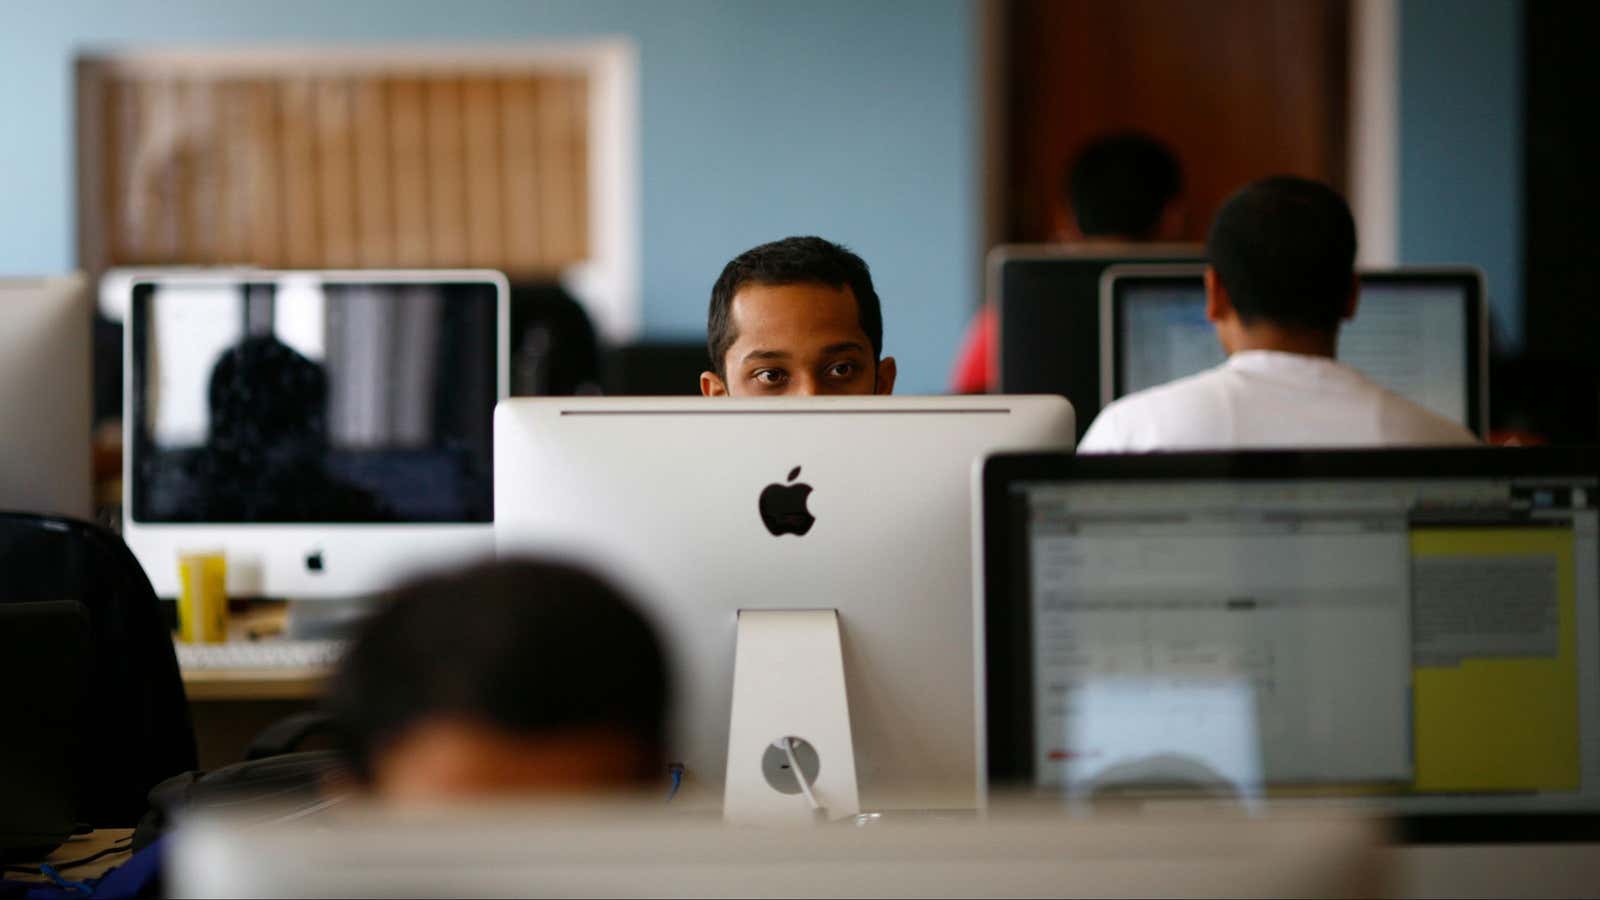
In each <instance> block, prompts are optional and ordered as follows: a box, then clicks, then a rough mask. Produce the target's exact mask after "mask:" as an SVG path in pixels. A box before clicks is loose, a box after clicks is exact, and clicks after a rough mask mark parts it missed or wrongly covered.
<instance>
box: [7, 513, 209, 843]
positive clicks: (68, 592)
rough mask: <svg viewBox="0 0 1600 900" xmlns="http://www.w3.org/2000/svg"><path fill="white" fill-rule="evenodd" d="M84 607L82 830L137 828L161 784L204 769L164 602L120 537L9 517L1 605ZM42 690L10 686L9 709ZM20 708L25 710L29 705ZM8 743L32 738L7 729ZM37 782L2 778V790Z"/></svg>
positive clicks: (74, 755)
mask: <svg viewBox="0 0 1600 900" xmlns="http://www.w3.org/2000/svg"><path fill="white" fill-rule="evenodd" d="M45 602H49V603H57V604H59V603H62V602H71V603H75V604H77V605H78V606H80V607H81V608H82V610H83V611H84V612H85V613H87V621H88V652H87V653H86V654H84V659H85V660H86V662H85V665H86V666H87V669H88V671H86V672H84V673H81V674H82V675H83V676H84V677H83V683H84V685H85V686H86V689H85V690H83V691H82V692H81V700H80V702H79V703H78V708H77V714H76V717H75V721H76V723H77V734H76V736H75V737H76V744H77V746H76V747H75V748H71V749H69V750H65V751H64V752H68V753H70V754H71V757H70V758H71V760H72V771H74V772H75V773H76V774H77V779H76V782H77V784H76V787H77V790H78V795H79V797H81V803H80V804H79V806H78V821H80V822H82V823H85V824H88V825H90V826H93V827H97V828H100V827H106V828H114V827H132V826H133V825H135V824H136V823H137V822H138V821H139V817H140V816H141V815H143V814H144V812H145V809H146V807H147V805H148V801H147V795H148V793H149V791H150V789H151V788H152V787H153V786H155V785H156V784H157V783H158V782H160V781H162V780H164V779H166V778H168V777H170V776H172V775H175V774H178V773H180V772H185V771H188V770H192V769H194V768H196V767H197V766H198V765H199V762H198V759H197V756H196V752H195V739H194V727H193V725H192V723H191V722H190V719H189V707H188V703H187V700H186V699H185V696H184V690H183V681H182V679H181V677H180V676H179V674H178V660H177V657H176V655H175V654H174V653H173V650H172V639H171V636H170V634H169V632H168V630H167V626H166V622H165V620H164V618H163V616H162V612H161V607H160V601H159V600H157V598H156V594H155V591H154V590H153V589H152V588H151V587H150V581H149V579H148V578H146V577H145V573H144V570H143V569H142V568H140V566H139V562H138V560H136V559H135V558H134V556H133V554H132V553H131V552H130V551H129V550H128V547H127V545H126V544H124V543H123V542H122V539H121V538H119V537H117V536H116V535H115V534H113V533H111V532H110V531H107V530H106V529H104V528H101V527H100V526H98V525H92V524H89V523H87V522H80V521H77V520H74V519H66V518H59V517H55V516H44V515H36V514H32V513H7V512H0V604H13V603H33V604H39V603H45ZM39 689H40V686H39V685H36V684H29V683H6V684H0V708H10V707H11V706H12V705H13V704H12V703H11V702H10V701H11V700H15V699H20V698H24V697H26V696H29V694H28V692H30V691H35V690H39ZM19 705H20V704H19ZM6 731H7V738H6V740H8V741H9V740H21V739H25V738H26V736H27V734H28V731H27V730H26V728H25V726H23V725H22V724H21V723H17V722H14V721H13V722H7V723H6ZM18 777H24V778H25V777H27V773H13V772H0V781H4V780H8V779H15V778H18Z"/></svg>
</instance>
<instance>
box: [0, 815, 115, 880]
mask: <svg viewBox="0 0 1600 900" xmlns="http://www.w3.org/2000/svg"><path fill="white" fill-rule="evenodd" d="M131 837H133V829H132V828H101V829H98V830H95V831H91V832H89V833H88V834H80V835H76V836H74V837H71V838H68V839H67V841H66V843H64V844H62V845H61V846H59V847H57V848H56V851H55V852H54V853H52V854H50V855H49V856H47V857H45V858H44V859H42V860H39V862H41V863H50V864H52V865H60V864H62V863H64V862H70V861H72V860H75V859H83V858H84V857H88V856H93V855H94V854H96V853H99V852H100V851H102V850H110V849H112V848H113V847H117V846H119V845H121V846H122V848H123V849H122V850H120V851H118V852H116V853H107V854H106V855H105V856H102V857H100V858H99V859H97V860H95V861H93V862H88V863H84V864H83V865H81V866H73V867H72V868H70V869H67V870H65V871H63V872H62V873H61V877H62V878H65V879H67V880H68V881H82V880H84V879H86V878H99V877H100V876H101V875H104V874H105V873H107V872H109V871H110V870H112V869H114V868H116V867H117V866H120V865H122V864H123V863H125V862H127V861H128V856H129V855H131V853H132V852H133V848H132V847H130V846H128V843H127V839H128V838H131ZM19 865H34V864H33V863H19ZM5 877H6V880H8V881H30V882H38V883H42V884H49V883H50V879H49V878H46V877H45V876H43V875H29V874H24V873H22V872H7V873H6V875H5Z"/></svg>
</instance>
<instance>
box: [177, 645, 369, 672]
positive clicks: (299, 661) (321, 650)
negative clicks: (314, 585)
mask: <svg viewBox="0 0 1600 900" xmlns="http://www.w3.org/2000/svg"><path fill="white" fill-rule="evenodd" d="M174 646H175V647H176V648H177V651H178V667H179V668H182V669H188V670H202V669H319V668H328V667H331V666H333V665H334V664H335V663H337V662H338V661H339V654H340V653H342V652H343V651H344V647H345V642H344V641H286V640H265V641H229V642H228V643H226V644H183V643H177V644H174Z"/></svg>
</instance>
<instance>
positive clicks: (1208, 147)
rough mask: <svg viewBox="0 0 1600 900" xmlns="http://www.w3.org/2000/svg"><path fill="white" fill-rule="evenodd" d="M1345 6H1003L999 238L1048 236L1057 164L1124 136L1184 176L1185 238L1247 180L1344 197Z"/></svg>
mask: <svg viewBox="0 0 1600 900" xmlns="http://www.w3.org/2000/svg"><path fill="white" fill-rule="evenodd" d="M1348 7H1349V4H1348V2H1347V0H1116V2H1106V0H1009V3H1008V6H1007V9H1006V13H1007V19H1008V24H1007V27H1006V31H1005V33H1006V38H1005V41H1004V44H1005V47H1006V54H1007V55H1006V60H1005V62H1006V65H1005V69H1006V78H1007V82H1008V95H1009V96H1008V98H1007V117H1008V120H1009V125H1008V127H1007V144H1008V147H1009V150H1008V152H1007V153H1006V156H1007V158H1008V159H1009V166H1008V167H1007V185H1006V188H1005V191H1006V197H1005V205H1006V206H1007V208H1008V215H1007V216H1006V218H1007V219H1008V221H1009V227H1008V228H1007V229H1006V231H1007V237H1008V238H1009V239H1011V240H1030V241H1031V240H1050V239H1052V238H1054V237H1055V236H1056V234H1055V226H1056V224H1057V223H1056V222H1055V220H1054V214H1055V209H1054V207H1055V206H1056V205H1057V204H1059V202H1060V201H1059V199H1058V198H1059V197H1060V193H1061V182H1062V177H1063V174H1064V172H1065V169H1066V167H1067V165H1068V164H1069V163H1070V161H1071V160H1072V158H1073V157H1074V156H1075V155H1076V154H1077V153H1078V151H1079V150H1081V149H1082V148H1083V146H1084V145H1085V144H1086V143H1087V142H1088V141H1089V140H1090V139H1092V138H1093V137H1095V136H1096V135H1099V134H1102V133H1104V132H1107V131H1113V130H1121V129H1128V128H1136V129H1140V130H1143V131H1147V132H1149V133H1152V134H1154V135H1156V136H1157V137H1159V138H1161V139H1163V140H1164V141H1166V142H1167V143H1168V144H1170V145H1171V146H1172V148H1173V150H1174V151H1175V152H1176V153H1177V155H1178V157H1179V159H1180V160H1181V161H1182V163H1183V166H1184V174H1185V180H1186V181H1187V190H1186V192H1185V194H1186V198H1187V212H1188V216H1187V218H1188V222H1187V228H1186V233H1185V237H1186V238H1187V239H1191V240H1199V239H1202V238H1204V236H1205V231H1206V228H1207V226H1208V224H1209V222H1210V220H1211V216H1212V214H1213V213H1215V211H1216V208H1217V207H1218V206H1219V205H1220V204H1221V202H1222V200H1223V199H1224V198H1225V197H1226V196H1227V195H1228V194H1229V193H1230V192H1232V191H1233V190H1234V189H1235V188H1237V187H1239V186H1241V185H1242V184H1244V183H1245V182H1248V181H1250V180H1253V179H1255V178H1260V177H1263V176H1266V175H1273V174H1297V175H1305V176H1310V177H1314V178H1320V179H1324V180H1326V181H1329V182H1332V183H1333V184H1334V185H1335V186H1339V187H1343V182H1344V179H1345V119H1346V110H1347V106H1346V103H1347V100H1346V98H1347V96H1348V89H1347V85H1346V69H1347V63H1346V58H1347V55H1348V47H1349V38H1348V29H1349V9H1348Z"/></svg>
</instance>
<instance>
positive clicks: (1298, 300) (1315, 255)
mask: <svg viewBox="0 0 1600 900" xmlns="http://www.w3.org/2000/svg"><path fill="white" fill-rule="evenodd" d="M1206 255H1207V256H1208V257H1210V259H1211V267H1212V268H1213V269H1215V270H1216V273H1217V278H1218V279H1220V280H1221V282H1222V286H1223V287H1224V288H1226V289H1227V291H1228V296H1229V297H1230V298H1232V300H1233V307H1234V309H1235V310H1236V311H1237V312H1238V314H1239V318H1240V319H1241V320H1242V321H1243V322H1244V323H1245V324H1247V325H1248V324H1250V323H1251V322H1253V321H1255V320H1257V319H1264V320H1266V321H1268V322H1271V323H1273V324H1275V325H1280V326H1283V327H1286V328H1295V329H1301V330H1307V331H1317V332H1335V331H1337V330H1338V329H1339V322H1340V321H1341V320H1342V319H1343V318H1344V313H1345V309H1346V305H1347V303H1348V302H1349V299H1350V289H1351V284H1352V279H1353V278H1354V277H1355V263H1356V222H1355V219H1354V218H1353V217H1351V215H1350V207H1349V206H1348V205H1346V204H1345V202H1344V198H1343V197H1340V196H1339V194H1338V192H1337V191H1335V190H1334V189H1333V188H1330V187H1328V186H1327V185H1325V184H1321V183H1319V182H1315V181H1311V180H1309V179H1305V178H1296V177H1292V176H1286V175H1285V176H1278V177H1274V178H1266V179H1263V180H1261V181H1257V182H1253V183H1251V184H1248V185H1246V186H1245V187H1243V188H1241V189H1240V190H1239V191H1238V192H1237V193H1235V194H1234V195H1233V196H1231V197H1229V198H1228V199H1227V201H1226V202H1224V203H1223V204H1222V209H1220V210H1218V211H1217V217H1216V218H1215V219H1214V220H1212V223H1211V234H1210V236H1209V237H1208V238H1207V239H1206Z"/></svg>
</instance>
